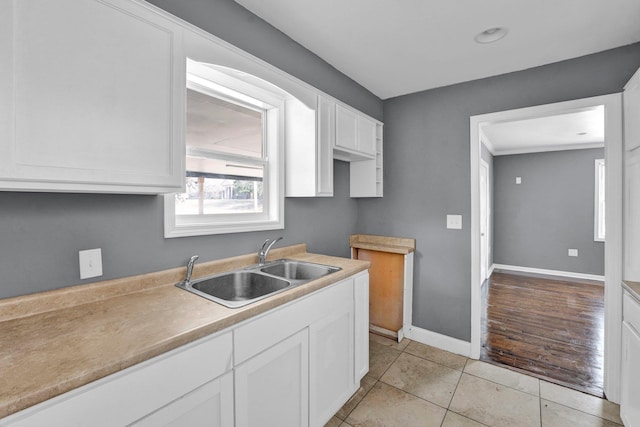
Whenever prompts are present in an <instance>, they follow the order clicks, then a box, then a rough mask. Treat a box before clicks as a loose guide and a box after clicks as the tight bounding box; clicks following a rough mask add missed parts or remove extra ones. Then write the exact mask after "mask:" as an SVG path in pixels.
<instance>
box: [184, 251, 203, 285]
mask: <svg viewBox="0 0 640 427" xmlns="http://www.w3.org/2000/svg"><path fill="white" fill-rule="evenodd" d="M198 258H200V257H199V256H198V255H194V256H192V257H191V258H190V259H189V262H188V263H187V274H186V276H185V278H184V282H182V283H184V284H185V285H188V284H189V283H190V282H191V274H192V273H193V266H194V265H195V264H196V261H197V260H198Z"/></svg>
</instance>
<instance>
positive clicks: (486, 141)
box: [480, 129, 496, 157]
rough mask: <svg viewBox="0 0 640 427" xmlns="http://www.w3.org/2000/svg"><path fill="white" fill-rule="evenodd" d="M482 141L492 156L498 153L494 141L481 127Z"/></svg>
mask: <svg viewBox="0 0 640 427" xmlns="http://www.w3.org/2000/svg"><path fill="white" fill-rule="evenodd" d="M480 143H482V144H484V146H485V147H486V149H487V150H489V152H490V153H491V155H492V156H495V155H496V154H495V152H496V149H495V148H493V142H491V140H490V139H489V137H488V136H487V134H485V133H484V131H483V130H482V129H480ZM481 157H482V156H481Z"/></svg>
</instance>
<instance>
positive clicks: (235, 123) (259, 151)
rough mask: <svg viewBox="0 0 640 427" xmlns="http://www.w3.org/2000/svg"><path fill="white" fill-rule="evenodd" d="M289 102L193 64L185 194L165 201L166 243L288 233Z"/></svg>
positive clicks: (260, 85) (264, 87) (243, 79)
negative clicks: (262, 232) (285, 142)
mask: <svg viewBox="0 0 640 427" xmlns="http://www.w3.org/2000/svg"><path fill="white" fill-rule="evenodd" d="M284 99H285V98H284V96H283V94H282V93H281V92H280V91H278V90H277V88H275V87H273V86H271V85H270V84H268V83H266V82H264V81H262V80H259V79H257V78H255V77H253V76H248V75H246V74H244V73H238V72H234V70H229V69H225V72H223V71H222V69H221V68H218V67H215V66H211V65H208V64H202V63H198V62H195V61H191V60H188V62H187V88H186V110H187V111H186V129H185V145H186V158H185V166H186V176H185V191H184V192H183V193H179V194H171V195H167V196H165V237H180V236H194V235H203V234H221V233H233V232H243V231H256V230H270V229H277V228H284V219H283V217H284V215H283V210H284V192H283V167H282V159H283V137H282V134H283V132H282V128H283V126H282V123H283V118H284Z"/></svg>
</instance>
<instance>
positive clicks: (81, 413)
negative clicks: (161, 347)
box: [0, 332, 233, 427]
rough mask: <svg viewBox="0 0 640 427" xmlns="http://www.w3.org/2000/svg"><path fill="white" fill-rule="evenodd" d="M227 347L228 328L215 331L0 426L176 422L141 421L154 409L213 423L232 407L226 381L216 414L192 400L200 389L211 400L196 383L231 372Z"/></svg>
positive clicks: (208, 392)
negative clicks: (214, 333) (220, 331)
mask: <svg viewBox="0 0 640 427" xmlns="http://www.w3.org/2000/svg"><path fill="white" fill-rule="evenodd" d="M232 351H233V345H232V334H231V332H222V333H218V334H216V335H214V336H212V337H207V338H203V339H201V340H198V341H195V342H193V343H191V344H187V345H185V346H183V347H180V348H178V349H175V350H172V351H170V352H168V353H165V354H163V355H161V356H158V357H155V358H153V359H150V360H148V361H146V362H143V363H140V364H138V365H134V366H132V367H130V368H127V369H125V370H123V371H120V372H118V373H116V374H113V375H109V376H107V377H105V378H102V379H100V380H98V381H94V382H92V383H90V384H87V385H85V386H83V387H80V388H78V389H75V390H72V391H70V392H68V393H65V394H63V395H60V396H58V397H55V398H53V399H50V400H48V401H45V402H42V403H40V404H38V405H36V406H33V407H31V408H28V409H25V410H24V411H21V412H18V413H16V414H14V415H11V416H9V417H6V418H4V419H2V420H0V426H3V427H4V426H11V427H42V426H47V427H85V426H91V427H114V426H128V425H132V424H133V425H136V424H135V423H137V422H140V425H141V426H142V425H155V426H158V425H179V424H162V423H154V422H151V423H149V422H145V421H144V419H145V418H146V417H149V418H151V419H152V420H158V419H161V418H158V417H157V416H156V415H155V414H157V412H156V411H166V412H165V413H167V414H173V416H175V417H178V418H179V417H180V416H185V417H187V416H188V417H190V418H187V419H198V422H200V424H188V425H196V426H197V425H216V424H215V422H216V420H225V419H226V418H224V416H223V415H222V412H224V413H226V414H228V413H229V411H230V410H232V408H233V406H232V405H233V402H230V401H229V399H228V396H229V395H230V394H229V393H230V390H232V388H230V386H229V383H228V381H229V380H228V379H227V380H226V381H227V382H226V383H224V381H225V380H220V387H222V386H223V385H225V384H226V386H227V390H225V391H221V392H220V393H218V394H220V395H222V394H225V395H226V396H227V399H226V400H225V399H222V398H221V399H220V402H222V403H224V405H223V407H221V408H220V411H221V412H220V413H216V409H215V405H214V406H212V409H211V410H210V411H209V412H204V411H203V409H204V408H197V409H196V407H197V404H195V403H194V402H195V400H201V394H202V393H204V394H205V395H208V396H209V400H213V401H215V400H216V398H215V397H214V396H215V394H216V392H212V391H211V388H210V387H206V388H203V389H204V391H202V389H201V387H203V386H206V385H208V384H211V382H212V381H213V382H215V380H216V379H218V378H221V377H223V375H225V374H227V377H228V376H229V375H230V374H232V372H231V369H232ZM223 378H224V377H223ZM214 388H215V386H214ZM196 395H197V396H198V397H195V396H196ZM205 400H207V399H205ZM183 404H184V405H183ZM189 406H191V408H192V409H190V408H189ZM189 412H192V413H191V414H189ZM227 417H228V415H227ZM165 422H166V420H165ZM183 425H184V424H183ZM224 425H229V424H224Z"/></svg>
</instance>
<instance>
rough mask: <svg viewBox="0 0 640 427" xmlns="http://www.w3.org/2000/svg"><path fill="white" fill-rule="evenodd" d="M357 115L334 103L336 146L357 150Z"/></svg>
mask: <svg viewBox="0 0 640 427" xmlns="http://www.w3.org/2000/svg"><path fill="white" fill-rule="evenodd" d="M357 129H358V116H357V115H356V113H354V112H353V111H351V110H348V109H346V108H344V107H342V106H340V105H337V104H336V146H338V147H342V148H346V149H348V150H352V151H358V140H357Z"/></svg>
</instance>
